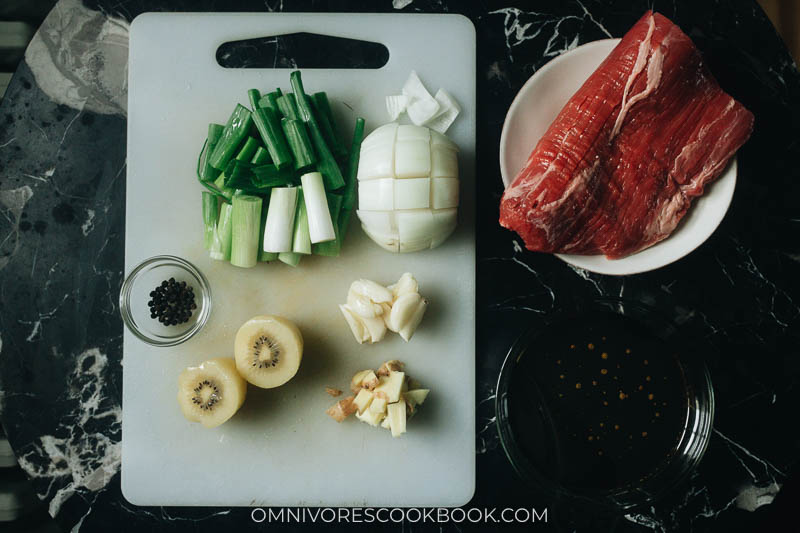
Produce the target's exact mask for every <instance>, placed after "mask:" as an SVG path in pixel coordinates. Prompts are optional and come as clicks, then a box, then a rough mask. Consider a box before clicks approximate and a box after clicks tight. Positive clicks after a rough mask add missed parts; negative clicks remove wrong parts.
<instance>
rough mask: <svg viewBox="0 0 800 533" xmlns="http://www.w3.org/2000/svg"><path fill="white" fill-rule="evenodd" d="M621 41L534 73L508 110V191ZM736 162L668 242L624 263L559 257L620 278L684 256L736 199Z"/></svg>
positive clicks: (589, 47)
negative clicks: (560, 116)
mask: <svg viewBox="0 0 800 533" xmlns="http://www.w3.org/2000/svg"><path fill="white" fill-rule="evenodd" d="M618 42H619V39H604V40H602V41H594V42H591V43H587V44H584V45H582V46H579V47H577V48H575V49H573V50H570V51H569V52H567V53H565V54H562V55H561V56H559V57H557V58H555V59H553V60H552V61H550V62H549V63H547V64H546V65H545V66H544V67H542V68H541V69H539V70H538V71H536V73H534V75H533V76H531V78H530V79H529V80H528V81H527V82H525V85H523V86H522V88H521V89H520V90H519V93H517V96H516V97H515V98H514V101H513V102H512V103H511V107H510V108H509V109H508V114H507V115H506V120H505V123H504V124H503V132H502V134H501V136H500V172H501V174H502V176H503V183H504V184H505V186H506V187H508V185H509V183H511V181H512V180H513V179H514V178H515V177H516V175H517V173H518V172H519V171H520V170H521V169H522V167H523V166H525V162H526V161H527V159H528V156H529V155H530V153H531V150H532V149H533V147H534V146H536V143H537V142H539V139H540V138H541V137H542V135H544V132H545V131H547V128H548V127H549V126H550V124H551V123H552V122H553V120H554V119H555V118H556V116H557V115H558V113H559V112H560V111H561V109H562V108H563V107H564V105H565V104H566V103H567V100H569V99H570V98H571V97H572V95H573V94H575V91H577V90H578V89H579V88H580V86H581V85H583V82H584V81H586V79H587V78H588V77H589V76H590V75H591V74H592V72H594V71H595V69H596V68H597V67H598V66H599V65H600V63H602V61H603V60H604V59H605V58H606V57H607V56H608V54H609V53H611V50H613V48H614V47H615V46H616V45H617V43H618ZM735 186H736V158H732V159H731V162H730V163H729V164H728V166H727V168H726V169H725V171H724V172H723V173H722V175H721V176H720V177H719V178H718V179H717V180H716V181H715V182H714V183H713V184H711V185H710V186H708V187H706V192H705V194H704V195H703V196H701V197H700V198H696V199H695V200H694V202H693V203H692V207H691V208H690V209H689V212H688V213H686V216H684V217H683V220H682V221H681V222H680V224H679V225H678V227H677V228H676V229H675V231H674V232H673V233H672V235H670V236H669V237H668V238H666V239H664V240H663V241H661V242H659V243H658V244H655V245H653V246H651V247H650V248H647V249H645V250H642V251H641V252H639V253H636V254H633V255H630V256H628V257H625V258H623V259H606V258H605V256H603V255H573V254H556V255H557V256H558V257H559V258H560V259H562V260H564V261H566V262H567V263H569V264H571V265H574V266H576V267H580V268H583V269H586V270H590V271H592V272H597V273H599V274H611V275H616V276H622V275H626V274H636V273H639V272H647V271H649V270H655V269H657V268H661V267H663V266H665V265H668V264H670V263H672V262H673V261H677V260H678V259H680V258H681V257H683V256H685V255H686V254H688V253H689V252H691V251H692V250H694V249H695V248H697V247H698V246H700V245H701V244H702V243H703V242H705V240H706V239H707V238H708V237H710V236H711V234H712V233H714V230H715V229H717V226H719V224H720V222H722V219H723V218H724V217H725V213H726V212H727V211H728V206H729V205H730V203H731V199H732V198H733V189H734V188H735Z"/></svg>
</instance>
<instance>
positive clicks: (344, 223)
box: [337, 117, 364, 246]
mask: <svg viewBox="0 0 800 533" xmlns="http://www.w3.org/2000/svg"><path fill="white" fill-rule="evenodd" d="M363 140H364V119H363V118H361V117H358V118H357V119H356V127H355V129H354V131H353V143H352V144H351V145H350V157H349V158H348V159H347V170H346V172H345V184H344V192H343V193H342V210H341V212H340V213H339V220H338V224H337V226H338V228H339V229H338V231H339V233H338V239H337V240H338V241H340V246H341V242H343V241H344V239H345V238H346V237H347V228H348V227H349V226H350V215H351V213H352V212H353V208H354V207H355V204H356V189H357V185H358V161H359V158H360V157H361V143H362V141H363Z"/></svg>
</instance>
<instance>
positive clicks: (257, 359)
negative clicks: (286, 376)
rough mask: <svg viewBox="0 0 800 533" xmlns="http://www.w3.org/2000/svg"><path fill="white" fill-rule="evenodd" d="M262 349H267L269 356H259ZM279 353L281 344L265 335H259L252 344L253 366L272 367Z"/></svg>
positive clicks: (276, 362)
mask: <svg viewBox="0 0 800 533" xmlns="http://www.w3.org/2000/svg"><path fill="white" fill-rule="evenodd" d="M262 350H268V351H269V357H268V358H266V359H264V358H262V357H261V353H262ZM280 355H281V345H280V344H278V343H277V342H275V341H274V340H272V339H271V338H270V337H267V336H266V335H261V336H260V337H258V338H257V339H256V342H255V344H253V366H254V367H258V368H268V367H273V366H275V365H277V364H278V361H279V360H280V359H279V356H280Z"/></svg>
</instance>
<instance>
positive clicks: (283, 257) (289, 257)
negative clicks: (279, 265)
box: [278, 252, 303, 267]
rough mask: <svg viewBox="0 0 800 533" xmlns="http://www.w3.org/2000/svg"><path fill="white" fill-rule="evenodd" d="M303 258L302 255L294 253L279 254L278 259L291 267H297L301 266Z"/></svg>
mask: <svg viewBox="0 0 800 533" xmlns="http://www.w3.org/2000/svg"><path fill="white" fill-rule="evenodd" d="M302 258H303V256H302V254H296V253H294V252H281V253H279V254H278V259H279V260H280V261H281V262H283V263H286V264H287V265H289V266H292V267H296V266H297V265H298V264H300V260H301V259H302Z"/></svg>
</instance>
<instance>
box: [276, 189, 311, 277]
mask: <svg viewBox="0 0 800 533" xmlns="http://www.w3.org/2000/svg"><path fill="white" fill-rule="evenodd" d="M303 198H304V197H303V189H302V188H300V189H299V190H298V191H297V215H295V217H294V236H293V237H292V251H293V252H294V253H296V254H306V255H307V254H310V253H311V236H310V235H309V233H308V213H307V211H306V203H305V200H304V199H303ZM279 259H280V258H279ZM284 262H285V261H284Z"/></svg>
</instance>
